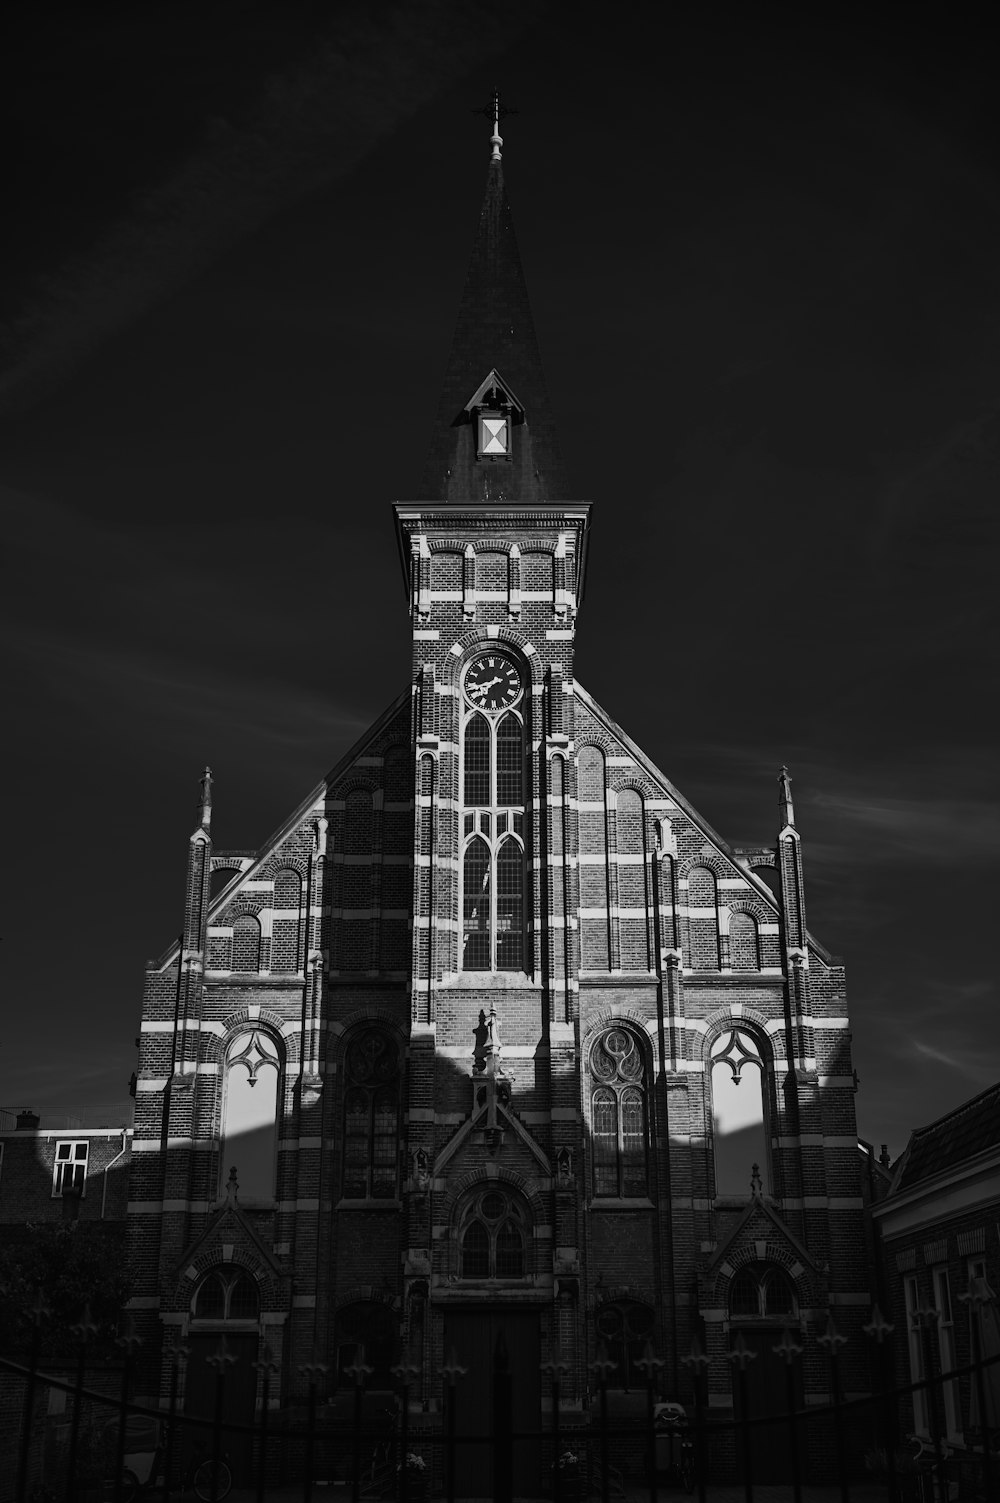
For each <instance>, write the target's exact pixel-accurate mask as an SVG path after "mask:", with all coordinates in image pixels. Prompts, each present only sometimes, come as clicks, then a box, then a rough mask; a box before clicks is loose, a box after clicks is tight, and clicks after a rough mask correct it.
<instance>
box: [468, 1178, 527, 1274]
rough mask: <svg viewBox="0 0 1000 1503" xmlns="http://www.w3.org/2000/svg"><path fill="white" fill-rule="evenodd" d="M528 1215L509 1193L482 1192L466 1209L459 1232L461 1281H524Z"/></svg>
mask: <svg viewBox="0 0 1000 1503" xmlns="http://www.w3.org/2000/svg"><path fill="white" fill-rule="evenodd" d="M525 1232H526V1227H525V1214H524V1211H523V1208H522V1207H521V1205H520V1203H519V1202H518V1201H517V1200H516V1199H515V1198H514V1196H513V1195H510V1194H508V1193H507V1192H506V1191H503V1190H498V1189H494V1188H493V1187H491V1188H490V1189H488V1190H483V1191H480V1193H479V1194H478V1195H476V1196H475V1197H474V1198H473V1199H472V1200H471V1201H470V1202H469V1204H468V1205H467V1206H466V1208H465V1212H464V1214H463V1217H462V1223H461V1227H460V1231H459V1249H460V1259H459V1261H460V1268H461V1272H460V1277H461V1278H463V1279H523V1278H524V1276H525V1273H526V1272H527V1269H526V1258H525Z"/></svg>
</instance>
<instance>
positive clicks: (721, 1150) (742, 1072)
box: [711, 1028, 771, 1196]
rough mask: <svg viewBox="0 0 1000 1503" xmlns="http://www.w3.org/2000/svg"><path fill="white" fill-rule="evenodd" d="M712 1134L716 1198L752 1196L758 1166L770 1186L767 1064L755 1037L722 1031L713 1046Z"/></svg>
mask: <svg viewBox="0 0 1000 1503" xmlns="http://www.w3.org/2000/svg"><path fill="white" fill-rule="evenodd" d="M711 1061H712V1132H713V1142H714V1148H715V1193H716V1195H739V1196H749V1195H750V1193H751V1189H752V1182H753V1170H754V1165H755V1164H756V1165H757V1169H758V1173H759V1174H760V1179H761V1188H762V1189H763V1190H765V1191H769V1190H770V1188H771V1176H770V1153H769V1151H768V1137H767V1115H766V1110H765V1102H766V1099H767V1093H766V1080H765V1074H764V1061H763V1059H762V1058H761V1054H760V1050H759V1048H758V1047H757V1043H756V1041H755V1040H754V1037H753V1035H752V1034H751V1033H750V1032H749V1031H747V1030H746V1029H742V1028H734V1029H730V1030H728V1031H726V1032H725V1033H721V1034H720V1035H719V1037H718V1038H717V1039H716V1040H715V1043H714V1044H713V1045H712V1050H711Z"/></svg>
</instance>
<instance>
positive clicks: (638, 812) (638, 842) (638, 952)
mask: <svg viewBox="0 0 1000 1503" xmlns="http://www.w3.org/2000/svg"><path fill="white" fill-rule="evenodd" d="M616 805H617V808H616V830H617V837H618V838H617V848H618V912H619V928H620V935H621V938H620V948H621V968H622V970H623V971H648V970H649V969H650V944H649V870H648V867H647V860H646V856H647V851H646V813H645V803H644V801H643V797H642V794H641V793H640V792H639V790H638V789H637V788H621V789H619V790H618V793H617V796H616Z"/></svg>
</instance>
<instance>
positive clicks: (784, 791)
mask: <svg viewBox="0 0 1000 1503" xmlns="http://www.w3.org/2000/svg"><path fill="white" fill-rule="evenodd" d="M778 808H779V809H780V811H781V828H782V829H783V830H785V829H787V828H788V826H789V825H791V827H792V829H794V828H795V809H794V807H793V805H792V780H791V777H790V776H789V773H788V768H787V767H785V766H784V764H782V768H781V771H780V772H779V773H778Z"/></svg>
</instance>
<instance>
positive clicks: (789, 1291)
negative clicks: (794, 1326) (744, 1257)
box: [729, 1263, 797, 1320]
mask: <svg viewBox="0 0 1000 1503" xmlns="http://www.w3.org/2000/svg"><path fill="white" fill-rule="evenodd" d="M796 1308H797V1307H796V1302H795V1291H794V1289H793V1288H792V1283H791V1280H790V1279H789V1277H788V1275H787V1274H786V1273H785V1272H784V1270H783V1269H781V1268H778V1267H777V1266H775V1265H774V1264H771V1263H747V1264H745V1265H744V1266H743V1267H742V1268H741V1269H740V1270H739V1271H738V1273H736V1274H735V1275H734V1277H733V1281H732V1283H731V1285H730V1286H729V1314H730V1316H731V1317H732V1319H733V1320H781V1319H783V1318H786V1317H789V1316H793V1315H794V1314H795V1313H796Z"/></svg>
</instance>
